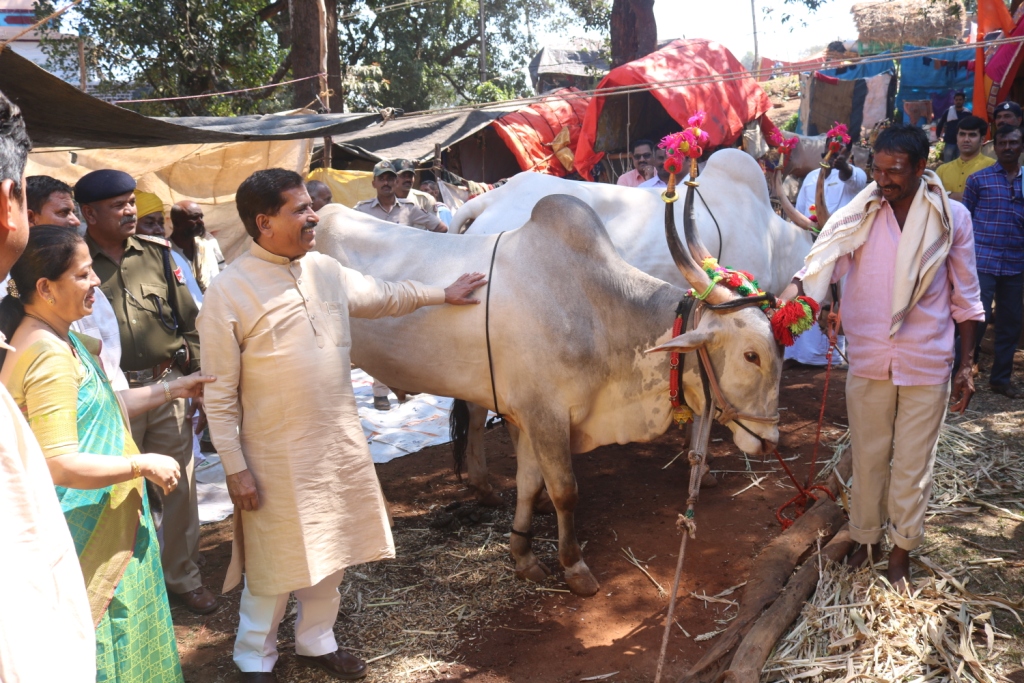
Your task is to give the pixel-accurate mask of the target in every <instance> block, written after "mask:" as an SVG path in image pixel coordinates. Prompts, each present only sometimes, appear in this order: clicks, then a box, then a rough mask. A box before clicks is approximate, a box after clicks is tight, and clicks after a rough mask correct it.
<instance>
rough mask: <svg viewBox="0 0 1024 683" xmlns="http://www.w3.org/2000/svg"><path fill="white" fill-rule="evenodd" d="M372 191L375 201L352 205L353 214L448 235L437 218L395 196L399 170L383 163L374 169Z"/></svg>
mask: <svg viewBox="0 0 1024 683" xmlns="http://www.w3.org/2000/svg"><path fill="white" fill-rule="evenodd" d="M372 182H373V189H374V190H376V191H377V196H376V197H375V198H374V199H364V200H363V201H361V202H359V203H358V204H356V205H355V207H354V208H355V210H356V211H362V212H363V213H368V214H370V215H371V216H373V217H374V218H379V219H381V220H383V221H387V222H389V223H398V224H399V225H408V226H411V227H414V228H420V229H421V230H430V231H431V232H448V228H446V227H445V225H444V223H442V222H441V221H440V220H439V219H438V217H437V216H435V215H433V214H431V213H427V212H426V211H424V210H423V209H421V208H420V207H419V205H418V204H416V202H414V201H413V200H411V199H403V198H402V197H399V196H398V183H399V179H398V169H396V168H395V165H394V164H393V163H392V162H391V161H388V160H387V159H383V160H381V161H378V162H377V165H376V166H374V167H373V181H372Z"/></svg>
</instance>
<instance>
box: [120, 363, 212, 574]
mask: <svg viewBox="0 0 1024 683" xmlns="http://www.w3.org/2000/svg"><path fill="white" fill-rule="evenodd" d="M181 375H182V373H181V371H180V370H178V369H177V368H174V369H173V370H171V372H169V373H168V374H167V376H166V377H164V379H165V380H167V381H170V380H173V379H177V378H178V377H181ZM159 381H160V380H157V381H156V382H149V383H147V384H146V385H143V386H149V385H150V384H155V383H159ZM131 424H132V438H134V439H135V445H136V446H138V447H139V451H140V452H142V453H161V454H163V455H169V456H171V457H172V458H174V459H175V460H177V461H178V464H179V465H180V466H181V479H180V480H179V481H178V487H177V488H176V489H174V491H172V492H171V494H170V495H168V496H164V495H163V494H162V493H161V492H160V489H159V488H158V487H152V486H151V487H149V491H150V496H151V497H152V496H153V495H154V491H156V494H155V495H157V496H158V497H160V498H162V500H163V515H162V517H161V518H160V519H159V520H158V522H157V528H158V529H159V530H160V531H161V535H162V537H163V550H162V552H161V555H160V557H161V560H162V563H163V566H164V581H166V582H167V589H168V590H169V591H170V592H172V593H188V592H190V591H194V590H195V589H197V588H199V587H200V586H202V585H203V578H202V576H201V575H200V573H199V567H198V566H197V565H196V560H197V559H198V558H199V508H198V507H197V499H196V482H195V478H194V477H193V476H192V469H193V460H192V421H191V420H189V419H188V401H187V400H185V399H177V400H174V401H171V402H170V403H164V404H163V405H161V406H159V407H157V408H154V409H153V410H150V411H149V412H147V413H143V414H142V415H136V416H135V417H133V418H132V420H131Z"/></svg>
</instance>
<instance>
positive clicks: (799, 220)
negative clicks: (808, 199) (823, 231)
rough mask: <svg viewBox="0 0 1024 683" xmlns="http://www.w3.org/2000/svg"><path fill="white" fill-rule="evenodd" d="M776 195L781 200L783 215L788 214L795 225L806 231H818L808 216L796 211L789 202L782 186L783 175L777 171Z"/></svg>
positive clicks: (787, 216)
mask: <svg viewBox="0 0 1024 683" xmlns="http://www.w3.org/2000/svg"><path fill="white" fill-rule="evenodd" d="M775 194H776V195H777V196H778V198H779V204H780V205H781V206H782V213H784V214H786V218H788V219H789V220H790V221H791V222H792V223H793V224H795V225H797V226H798V227H800V228H803V229H804V230H817V229H818V228H817V226H816V225H815V224H814V223H813V222H811V219H809V218H808V217H807V216H805V215H803V214H802V213H800V212H799V211H797V210H796V207H795V206H793V202H791V201H789V196H788V195H787V194H786V190H785V188H784V187H783V186H782V173H781V172H780V171H775Z"/></svg>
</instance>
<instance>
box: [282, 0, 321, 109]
mask: <svg viewBox="0 0 1024 683" xmlns="http://www.w3.org/2000/svg"><path fill="white" fill-rule="evenodd" d="M318 5H319V3H318V2H317V0H291V2H290V7H289V15H290V17H291V37H292V78H306V77H307V76H315V75H316V74H318V73H320V40H319V36H320V15H319V10H318ZM319 92H320V83H319V80H318V79H316V78H306V80H304V81H299V82H298V83H294V84H292V93H293V95H292V106H294V107H295V108H296V109H298V108H300V107H307V106H309V105H310V102H312V103H313V108H317V107H318V105H317V103H316V96H317V94H318V93H319Z"/></svg>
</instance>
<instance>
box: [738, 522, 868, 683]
mask: <svg viewBox="0 0 1024 683" xmlns="http://www.w3.org/2000/svg"><path fill="white" fill-rule="evenodd" d="M852 547H853V539H851V538H850V531H849V528H848V527H846V526H844V527H843V529H842V530H841V531H840V532H839V533H837V534H836V535H835V536H834V537H833V538H832V540H831V541H829V542H828V545H826V546H825V547H824V548H822V550H821V554H820V559H821V560H825V559H828V560H832V561H833V562H838V561H839V560H840V559H841V558H843V557H845V556H846V554H847V553H849V552H850V549H851V548H852ZM818 563H819V557H811V558H810V559H808V560H807V561H806V562H804V565H803V566H802V567H800V570H799V571H798V572H797V573H796V574H795V575H794V576H793V578H792V579H790V581H789V583H788V584H786V589H785V590H784V591H783V593H782V595H780V596H779V598H778V600H776V601H775V602H774V603H773V604H772V606H771V607H769V608H768V609H767V610H766V611H765V613H764V614H763V615H761V618H760V619H758V620H757V622H756V623H755V624H754V625H753V627H752V628H751V629H750V631H749V632H748V633H747V635H746V636H745V637H744V638H743V641H742V642H741V643H740V645H739V647H737V648H736V654H735V655H734V656H733V660H732V665H730V667H729V669H728V670H727V671H726V672H725V674H724V676H723V679H722V680H723V682H724V683H757V682H758V680H760V677H761V668H762V667H764V663H765V662H766V661H768V655H770V654H771V652H772V648H774V647H775V644H776V643H778V642H779V638H781V637H782V634H783V633H785V631H786V629H787V628H789V625H790V624H792V623H793V620H794V619H796V618H797V617H798V616H799V615H800V610H801V609H803V606H804V602H806V600H807V598H808V597H810V595H811V593H813V592H814V589H815V587H816V586H817V585H818V566H819V565H818Z"/></svg>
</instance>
